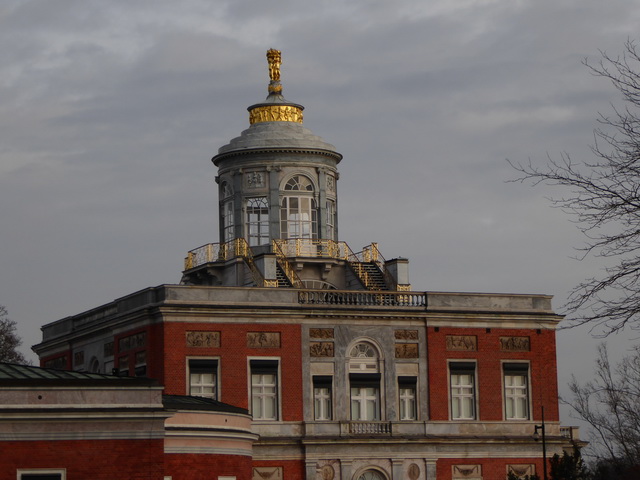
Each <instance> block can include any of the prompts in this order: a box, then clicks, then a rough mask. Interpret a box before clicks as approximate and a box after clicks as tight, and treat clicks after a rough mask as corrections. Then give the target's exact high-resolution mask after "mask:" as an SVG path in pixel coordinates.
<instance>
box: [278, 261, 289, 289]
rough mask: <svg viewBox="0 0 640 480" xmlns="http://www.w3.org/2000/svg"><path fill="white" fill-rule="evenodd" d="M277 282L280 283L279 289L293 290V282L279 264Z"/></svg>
mask: <svg viewBox="0 0 640 480" xmlns="http://www.w3.org/2000/svg"><path fill="white" fill-rule="evenodd" d="M276 280H277V281H278V288H291V282H290V281H289V279H288V278H287V276H286V275H285V274H284V271H283V270H282V267H280V264H278V268H277V270H276Z"/></svg>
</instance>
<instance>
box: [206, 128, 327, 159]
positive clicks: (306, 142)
mask: <svg viewBox="0 0 640 480" xmlns="http://www.w3.org/2000/svg"><path fill="white" fill-rule="evenodd" d="M264 148H267V149H271V148H278V149H279V148H293V149H296V150H297V149H302V150H328V151H331V152H336V147H334V146H333V145H331V144H329V143H327V142H325V141H324V140H323V139H322V138H320V137H319V136H317V135H314V134H313V133H311V130H309V129H307V128H305V127H303V126H302V124H301V123H296V122H260V123H254V124H253V125H251V126H250V127H249V128H247V129H246V130H244V131H243V132H242V133H241V134H240V136H239V137H236V138H234V139H232V140H231V141H230V142H229V143H228V144H227V145H223V146H222V147H220V149H219V150H218V155H222V154H225V153H231V152H234V151H242V150H248V149H264ZM336 153H337V152H336Z"/></svg>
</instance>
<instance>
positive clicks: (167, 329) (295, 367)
mask: <svg viewBox="0 0 640 480" xmlns="http://www.w3.org/2000/svg"><path fill="white" fill-rule="evenodd" d="M193 330H198V331H215V332H220V346H219V347H187V344H186V332H188V331H193ZM249 332H278V333H279V334H280V346H279V347H265V348H249V347H247V333H249ZM164 338H165V342H164V351H163V354H162V358H164V369H165V371H166V373H167V374H166V375H165V376H164V377H163V378H160V381H161V382H162V383H163V384H164V385H165V393H168V394H173V395H185V394H186V393H187V385H186V377H187V375H186V372H187V364H186V362H187V360H186V359H187V357H209V356H210V357H218V358H219V359H220V360H219V361H220V365H219V371H220V396H219V398H218V400H220V401H221V402H224V403H228V404H230V405H235V406H238V407H242V408H249V399H248V363H247V358H259V357H278V358H280V359H281V362H280V373H281V377H282V378H280V379H279V382H280V387H281V408H282V420H284V421H294V420H301V419H302V402H301V401H300V398H301V397H302V347H301V345H302V341H301V328H300V326H299V325H283V324H225V323H216V324H208V323H178V322H175V323H165V324H164ZM154 355H157V352H155V353H154ZM154 368H155V367H154Z"/></svg>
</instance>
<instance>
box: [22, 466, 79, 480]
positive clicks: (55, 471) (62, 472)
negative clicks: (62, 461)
mask: <svg viewBox="0 0 640 480" xmlns="http://www.w3.org/2000/svg"><path fill="white" fill-rule="evenodd" d="M25 475H59V477H58V479H57V480H66V478H67V469H66V468H19V469H18V470H16V478H17V480H29V477H25ZM32 478H33V477H32Z"/></svg>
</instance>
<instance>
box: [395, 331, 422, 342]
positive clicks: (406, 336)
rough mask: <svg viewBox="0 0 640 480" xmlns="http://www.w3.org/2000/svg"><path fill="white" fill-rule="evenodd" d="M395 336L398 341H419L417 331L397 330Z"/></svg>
mask: <svg viewBox="0 0 640 480" xmlns="http://www.w3.org/2000/svg"><path fill="white" fill-rule="evenodd" d="M394 335H395V337H396V340H418V331H417V330H396V331H395V332H394Z"/></svg>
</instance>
